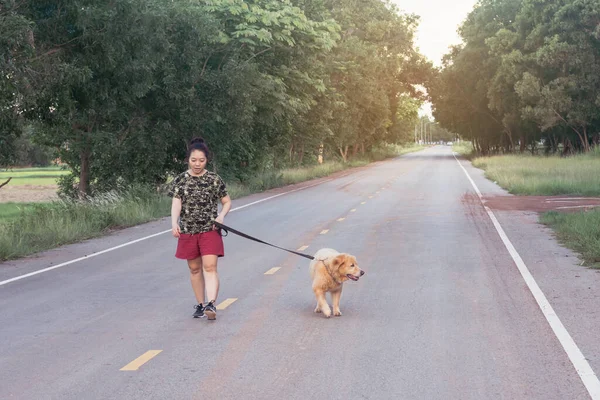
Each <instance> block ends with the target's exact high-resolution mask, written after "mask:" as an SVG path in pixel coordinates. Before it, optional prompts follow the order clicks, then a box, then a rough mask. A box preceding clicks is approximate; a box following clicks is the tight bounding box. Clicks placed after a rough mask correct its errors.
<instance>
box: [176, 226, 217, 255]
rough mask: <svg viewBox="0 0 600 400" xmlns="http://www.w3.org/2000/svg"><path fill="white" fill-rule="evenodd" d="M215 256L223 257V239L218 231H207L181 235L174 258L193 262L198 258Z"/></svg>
mask: <svg viewBox="0 0 600 400" xmlns="http://www.w3.org/2000/svg"><path fill="white" fill-rule="evenodd" d="M208 255H216V256H218V257H223V256H224V255H225V249H224V246H223V238H222V237H221V235H220V234H219V231H209V232H203V233H195V234H189V233H181V234H180V235H179V240H178V241H177V251H176V252H175V257H177V258H181V259H183V260H193V259H194V258H198V257H200V256H208Z"/></svg>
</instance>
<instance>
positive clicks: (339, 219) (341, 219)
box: [338, 218, 346, 222]
mask: <svg viewBox="0 0 600 400" xmlns="http://www.w3.org/2000/svg"><path fill="white" fill-rule="evenodd" d="M345 219H346V218H338V222H342V221H343V220H345Z"/></svg>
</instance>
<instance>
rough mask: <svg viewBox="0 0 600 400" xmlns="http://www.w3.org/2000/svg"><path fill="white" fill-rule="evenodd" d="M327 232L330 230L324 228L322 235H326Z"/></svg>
mask: <svg viewBox="0 0 600 400" xmlns="http://www.w3.org/2000/svg"><path fill="white" fill-rule="evenodd" d="M327 232H329V229H323V230H322V231H321V235H324V234H326V233H327Z"/></svg>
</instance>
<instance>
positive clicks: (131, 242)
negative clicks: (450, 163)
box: [0, 178, 333, 286]
mask: <svg viewBox="0 0 600 400" xmlns="http://www.w3.org/2000/svg"><path fill="white" fill-rule="evenodd" d="M331 180H333V178H330V179H325V180H323V181H321V182H318V183H315V184H313V185H309V186H304V187H301V188H298V189H294V190H290V191H287V192H284V193H279V194H276V195H274V196H269V197H266V198H264V199H261V200H257V201H254V202H252V203H248V204H244V205H243V206H239V207H236V208H233V209H231V210H229V212H233V211H237V210H241V209H243V208H246V207H250V206H253V205H255V204H258V203H262V202H263V201H267V200H271V199H274V198H276V197H279V196H283V195H284V194H289V193H293V192H297V191H299V190H304V189H309V188H311V187H314V186H317V185H321V184H323V183H325V182H329V181H331ZM168 232H171V230H170V229H168V230H166V231H162V232H158V233H155V234H152V235H148V236H144V237H143V238H139V239H136V240H132V241H130V242H127V243H123V244H120V245H118V246H114V247H111V248H109V249H106V250H102V251H98V252H96V253H92V254H89V255H86V256H83V257H79V258H76V259H74V260H71V261H67V262H64V263H61V264H56V265H53V266H52V267H48V268H44V269H40V270H38V271H34V272H30V273H28V274H25V275H19V276H15V277H14V278H10V279H7V280H5V281H1V282H0V286H3V285H6V284H9V283H11V282H15V281H18V280H21V279H25V278H29V277H30V276H34V275H38V274H41V273H44V272H48V271H52V270H53V269H57V268H62V267H66V266H67V265H71V264H74V263H76V262H79V261H81V260H87V259H90V258H92V257H96V256H99V255H101V254H104V253H108V252H109V251H113V250H117V249H120V248H122V247H125V246H129V245H132V244H135V243H138V242H141V241H143V240H146V239H151V238H153V237H155V236H159V235H163V234H165V233H168Z"/></svg>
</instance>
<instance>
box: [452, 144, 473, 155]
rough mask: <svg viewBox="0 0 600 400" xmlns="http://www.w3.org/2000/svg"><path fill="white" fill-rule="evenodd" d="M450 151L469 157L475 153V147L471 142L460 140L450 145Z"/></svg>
mask: <svg viewBox="0 0 600 400" xmlns="http://www.w3.org/2000/svg"><path fill="white" fill-rule="evenodd" d="M452 151H454V152H456V153H458V154H460V155H462V156H465V157H467V158H470V157H471V156H472V155H473V154H474V153H475V148H474V147H473V144H472V143H471V142H466V141H460V142H459V143H454V144H453V145H452Z"/></svg>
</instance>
